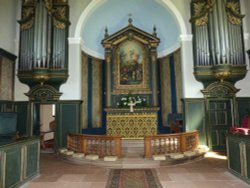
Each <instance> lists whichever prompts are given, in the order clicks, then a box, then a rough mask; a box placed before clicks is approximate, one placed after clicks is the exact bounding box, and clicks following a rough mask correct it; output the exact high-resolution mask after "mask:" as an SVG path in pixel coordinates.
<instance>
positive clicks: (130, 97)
mask: <svg viewBox="0 0 250 188" xmlns="http://www.w3.org/2000/svg"><path fill="white" fill-rule="evenodd" d="M128 22H129V23H128V26H127V27H125V28H123V29H121V30H120V31H118V32H115V33H114V34H112V35H109V34H108V29H106V30H105V38H104V39H103V40H102V45H103V47H104V49H105V81H106V83H105V88H104V96H105V99H104V100H105V107H104V110H105V118H106V134H107V135H110V136H122V138H124V139H142V138H143V137H144V136H147V135H156V134H157V130H158V112H159V110H160V108H159V106H160V105H159V88H158V85H159V84H158V75H159V73H158V63H157V46H158V45H159V43H160V39H159V38H158V37H157V34H156V28H153V34H150V33H147V32H145V31H142V30H141V29H139V28H137V27H135V26H134V25H133V20H132V18H129V20H128Z"/></svg>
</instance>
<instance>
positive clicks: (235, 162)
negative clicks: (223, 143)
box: [228, 140, 241, 173]
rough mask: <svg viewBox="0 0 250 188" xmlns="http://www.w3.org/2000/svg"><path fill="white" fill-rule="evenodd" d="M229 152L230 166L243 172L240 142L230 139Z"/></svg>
mask: <svg viewBox="0 0 250 188" xmlns="http://www.w3.org/2000/svg"><path fill="white" fill-rule="evenodd" d="M228 151H229V152H228V153H229V158H230V160H229V165H230V168H231V169H232V170H234V171H236V172H238V173H241V164H240V147H239V143H238V142H235V141H233V140H230V141H229V143H228Z"/></svg>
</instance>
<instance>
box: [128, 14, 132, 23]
mask: <svg viewBox="0 0 250 188" xmlns="http://www.w3.org/2000/svg"><path fill="white" fill-rule="evenodd" d="M128 16H129V19H128V23H129V25H132V23H133V19H132V14H131V13H129V14H128Z"/></svg>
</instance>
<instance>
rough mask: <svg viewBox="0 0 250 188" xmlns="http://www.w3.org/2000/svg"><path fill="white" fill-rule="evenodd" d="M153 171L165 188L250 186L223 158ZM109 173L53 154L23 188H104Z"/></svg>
mask: <svg viewBox="0 0 250 188" xmlns="http://www.w3.org/2000/svg"><path fill="white" fill-rule="evenodd" d="M221 158H225V156H222V157H221ZM139 161H140V159H138V162H139ZM155 169H156V172H157V175H158V178H159V180H160V182H161V184H162V186H163V187H164V188H165V187H166V188H210V187H211V188H231V187H235V188H236V187H237V188H249V187H250V185H248V184H246V183H245V182H243V181H242V180H240V179H238V178H236V177H235V176H233V175H232V174H231V173H229V172H228V170H227V160H226V159H218V158H214V157H213V156H207V157H205V158H203V159H200V160H196V161H192V162H189V163H185V164H178V165H171V166H159V167H157V168H155ZM109 171H110V168H105V167H100V166H94V165H90V164H82V165H76V164H73V163H72V162H69V161H65V160H62V159H59V158H58V156H57V155H55V154H49V153H42V154H41V166H40V175H39V176H38V177H36V178H35V179H33V180H32V181H30V182H28V183H26V184H25V185H23V186H22V188H78V187H79V188H80V187H81V188H105V185H106V182H107V179H108V175H109Z"/></svg>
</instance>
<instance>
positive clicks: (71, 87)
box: [60, 38, 82, 100]
mask: <svg viewBox="0 0 250 188" xmlns="http://www.w3.org/2000/svg"><path fill="white" fill-rule="evenodd" d="M68 41H69V59H68V70H69V77H68V80H67V81H66V83H64V84H63V85H62V86H61V87H60V92H62V93H63V94H62V96H61V97H60V100H81V99H82V93H81V88H82V81H81V69H82V66H81V63H82V62H81V46H82V45H81V44H82V40H81V38H68Z"/></svg>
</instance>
